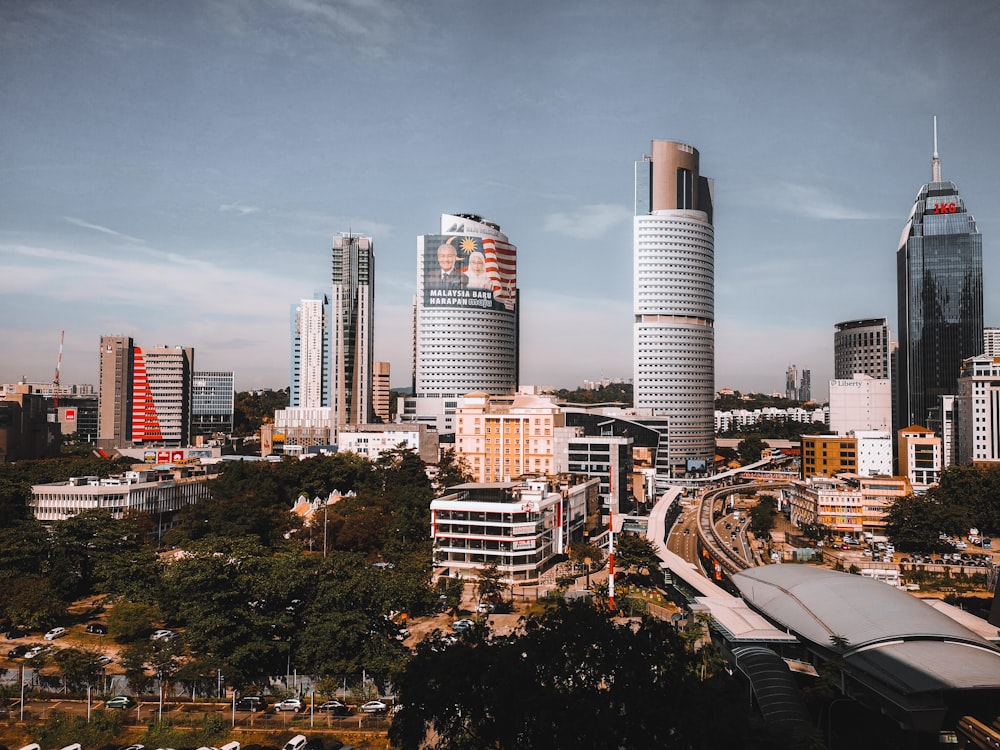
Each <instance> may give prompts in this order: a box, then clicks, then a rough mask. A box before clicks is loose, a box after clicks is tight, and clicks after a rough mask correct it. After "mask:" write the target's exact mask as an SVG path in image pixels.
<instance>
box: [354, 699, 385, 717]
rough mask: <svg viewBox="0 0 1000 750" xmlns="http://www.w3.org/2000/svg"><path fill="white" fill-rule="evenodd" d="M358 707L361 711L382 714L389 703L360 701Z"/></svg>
mask: <svg viewBox="0 0 1000 750" xmlns="http://www.w3.org/2000/svg"><path fill="white" fill-rule="evenodd" d="M359 708H360V709H361V712H362V713H366V714H384V713H385V712H386V711H388V710H389V705H388V704H387V703H383V702H382V701H368V702H367V703H362V704H361V705H360V706H359Z"/></svg>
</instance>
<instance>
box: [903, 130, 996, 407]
mask: <svg viewBox="0 0 1000 750" xmlns="http://www.w3.org/2000/svg"><path fill="white" fill-rule="evenodd" d="M896 282H897V306H898V311H899V351H898V354H897V357H898V367H899V377H898V383H897V386H898V393H899V408H898V415H897V424H898V425H899V426H904V425H914V424H916V425H925V426H926V425H927V423H928V415H929V413H930V412H931V410H932V409H933V408H934V407H936V406H937V405H938V398H939V397H940V396H945V395H954V394H955V393H956V392H957V391H956V386H957V381H958V376H959V371H960V370H961V367H962V362H963V360H965V359H968V358H970V357H975V356H978V355H979V354H982V348H983V238H982V235H980V233H979V230H978V229H977V228H976V220H975V218H974V217H973V216H972V214H970V213H969V212H968V209H967V207H966V205H965V201H964V199H963V198H962V196H961V195H960V194H959V192H958V188H957V187H956V185H955V183H954V182H950V181H945V180H942V179H941V160H940V159H939V158H938V152H937V119H936V118H935V121H934V155H933V158H932V160H931V181H930V182H928V183H927V184H925V185H924V186H923V187H921V188H920V191H919V192H918V193H917V197H916V200H915V201H914V203H913V208H912V209H911V210H910V216H909V218H908V219H907V222H906V225H905V227H904V228H903V234H902V237H901V239H900V242H899V249H898V250H897V252H896Z"/></svg>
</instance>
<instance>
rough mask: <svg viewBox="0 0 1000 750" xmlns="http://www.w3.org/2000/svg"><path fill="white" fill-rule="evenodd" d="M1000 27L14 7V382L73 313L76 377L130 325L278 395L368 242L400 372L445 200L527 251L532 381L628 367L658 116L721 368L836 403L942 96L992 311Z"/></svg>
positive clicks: (42, 371) (755, 18)
mask: <svg viewBox="0 0 1000 750" xmlns="http://www.w3.org/2000/svg"><path fill="white" fill-rule="evenodd" d="M998 30H1000V4H998V3H996V2H995V0H969V1H967V2H960V3H947V4H942V3H940V2H929V1H925V0H883V2H880V3H868V2H860V1H858V2H855V1H854V0H843V1H841V2H837V3H829V2H822V3H821V2H813V1H812V0H789V1H788V2H784V1H780V2H767V1H763V0H761V1H758V2H753V1H752V0H741V1H738V2H724V1H721V0H720V1H715V2H695V3H691V2H685V3H681V2H673V1H672V0H660V1H654V0H636V1H629V0H625V1H623V2H618V3H608V2H590V1H589V0H583V1H580V2H562V1H560V0H550V1H549V2H537V0H530V1H525V2H522V1H521V0H512V1H508V2H481V1H477V0H421V2H419V3H417V2H411V1H409V0H269V1H268V2H264V1H263V0H259V1H258V0H202V1H201V2H190V1H188V0H172V1H171V2H169V3H163V2H153V1H151V0H137V1H136V2H128V3H125V2H117V1H111V0H51V1H41V0H39V1H37V2H34V1H32V0H21V1H17V0H9V1H8V2H0V175H2V178H0V382H11V381H14V380H17V379H19V378H20V377H21V376H25V377H27V379H28V380H29V381H49V380H51V378H52V375H53V372H54V369H55V363H56V357H57V352H58V348H59V336H60V331H62V330H65V331H66V344H65V352H64V355H63V363H62V375H61V380H62V382H63V383H74V382H85V383H94V384H96V383H97V362H98V358H97V349H98V341H99V337H100V336H101V335H102V334H125V335H130V336H132V337H133V338H134V339H135V340H136V342H137V343H138V344H139V345H145V346H152V345H156V344H168V345H182V346H193V347H195V366H196V367H197V368H198V369H232V370H235V371H236V377H237V387H238V388H239V389H246V388H251V387H266V386H271V387H283V386H285V385H287V382H288V364H287V363H288V351H289V335H288V310H289V306H290V305H291V304H292V303H293V302H295V301H296V300H298V299H301V298H307V297H311V296H312V294H313V292H314V291H315V290H319V289H323V288H326V287H327V285H328V284H329V279H330V244H331V237H332V236H333V235H334V234H336V233H338V232H341V231H354V232H357V233H364V234H370V235H372V236H373V237H374V242H375V253H376V265H377V287H376V339H377V341H376V357H377V358H378V359H386V360H389V361H390V362H391V363H392V372H393V375H392V384H393V385H406V384H408V383H409V373H410V351H411V344H410V337H411V323H410V321H411V300H412V296H413V293H414V291H415V286H416V237H417V235H420V234H425V233H435V232H436V231H437V226H438V217H439V215H440V214H441V213H453V212H473V213H478V214H481V215H483V216H485V217H487V218H489V219H491V220H493V221H496V222H498V223H499V224H500V225H501V227H502V229H503V231H504V232H505V233H506V234H507V235H508V236H509V237H510V239H511V241H512V242H513V243H514V244H516V245H517V246H518V275H519V286H520V288H521V296H522V302H521V328H522V340H521V362H522V367H521V381H522V382H523V383H532V384H538V385H554V386H559V387H573V386H575V385H577V384H579V383H580V382H581V381H582V380H584V379H594V378H599V377H602V376H607V377H631V369H632V368H631V348H632V343H631V341H632V336H631V332H632V330H631V317H632V249H631V234H632V229H631V224H632V197H633V162H634V161H636V160H637V159H641V158H642V156H643V154H645V153H648V152H649V144H650V141H651V140H652V139H675V140H680V141H684V142H686V143H689V144H690V145H692V146H694V147H696V148H698V149H699V151H700V152H701V165H702V172H703V173H704V174H706V175H708V176H710V177H712V178H714V180H715V197H716V212H715V231H716V387H719V388H721V387H724V386H728V387H732V388H737V389H742V390H757V391H772V390H782V389H783V388H784V372H785V369H786V368H787V367H788V365H789V364H791V363H794V364H796V365H797V366H798V367H799V369H802V368H809V369H811V370H812V373H813V384H814V396H818V397H820V398H824V397H825V395H826V387H825V381H826V380H828V379H829V378H830V377H831V376H832V371H833V352H832V341H833V325H834V324H835V323H836V322H838V321H841V320H846V319H850V318H857V317H869V316H887V317H889V318H890V320H891V322H892V324H893V326H895V318H896V313H895V306H896V303H895V251H896V248H897V245H898V241H899V237H900V232H901V230H902V228H903V224H904V222H905V220H906V217H907V215H908V213H909V210H910V207H911V205H912V201H913V198H914V196H915V195H916V193H917V190H918V189H919V187H920V186H921V184H923V183H924V182H926V181H928V180H929V179H930V158H931V152H932V129H931V122H932V116H933V115H935V114H936V115H938V122H939V152H940V155H941V160H942V165H943V169H942V172H943V176H944V178H945V179H951V180H954V181H955V182H956V183H957V184H958V187H959V190H960V191H961V193H962V194H963V196H964V197H965V199H966V201H967V204H968V206H969V207H970V210H971V211H972V213H973V214H974V215H975V217H976V219H977V222H978V225H979V228H980V231H981V232H982V234H983V249H984V258H985V261H984V266H985V279H986V283H985V288H986V322H987V325H1000V293H998V289H1000V282H998V281H997V279H998V278H1000V262H998V260H997V257H998V249H1000V179H998V175H1000V148H998V142H997V137H998V130H997V123H998V122H1000V97H998V96H997V95H996V91H997V81H1000V53H998V51H997V47H996V41H995V40H996V33H997V32H998ZM893 332H894V334H895V328H894V329H893Z"/></svg>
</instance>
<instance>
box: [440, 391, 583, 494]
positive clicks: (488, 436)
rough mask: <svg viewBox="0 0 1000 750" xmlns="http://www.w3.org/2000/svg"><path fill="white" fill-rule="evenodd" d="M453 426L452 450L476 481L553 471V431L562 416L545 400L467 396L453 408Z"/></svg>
mask: <svg viewBox="0 0 1000 750" xmlns="http://www.w3.org/2000/svg"><path fill="white" fill-rule="evenodd" d="M456 422H457V423H456V428H455V450H456V452H457V453H458V455H459V456H461V457H463V458H464V459H465V460H466V462H467V463H468V465H469V468H470V470H471V471H472V475H473V477H475V481H476V482H505V481H510V480H511V479H512V478H515V477H520V476H523V475H525V474H551V473H552V472H553V466H552V465H553V456H554V441H555V429H556V428H557V427H563V426H564V425H565V418H564V416H563V413H562V411H561V410H560V409H559V407H558V406H556V404H555V403H553V402H552V401H551V400H549V399H547V398H544V397H540V396H535V395H529V394H518V395H516V396H514V397H513V399H509V398H495V397H491V396H489V395H488V394H486V393H469V394H466V396H465V398H464V399H463V400H462V402H461V404H460V405H459V407H458V411H457V413H456Z"/></svg>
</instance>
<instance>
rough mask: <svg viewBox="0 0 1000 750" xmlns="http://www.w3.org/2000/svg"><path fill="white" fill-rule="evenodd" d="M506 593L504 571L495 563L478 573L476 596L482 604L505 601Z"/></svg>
mask: <svg viewBox="0 0 1000 750" xmlns="http://www.w3.org/2000/svg"><path fill="white" fill-rule="evenodd" d="M506 591H507V584H506V583H504V580H503V571H501V570H500V568H498V567H497V564H496V563H495V562H491V563H489V564H488V565H485V566H483V567H482V568H480V569H479V570H478V571H476V596H477V597H478V598H479V601H480V602H494V603H496V602H500V601H503V599H504V594H505V593H506Z"/></svg>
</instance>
